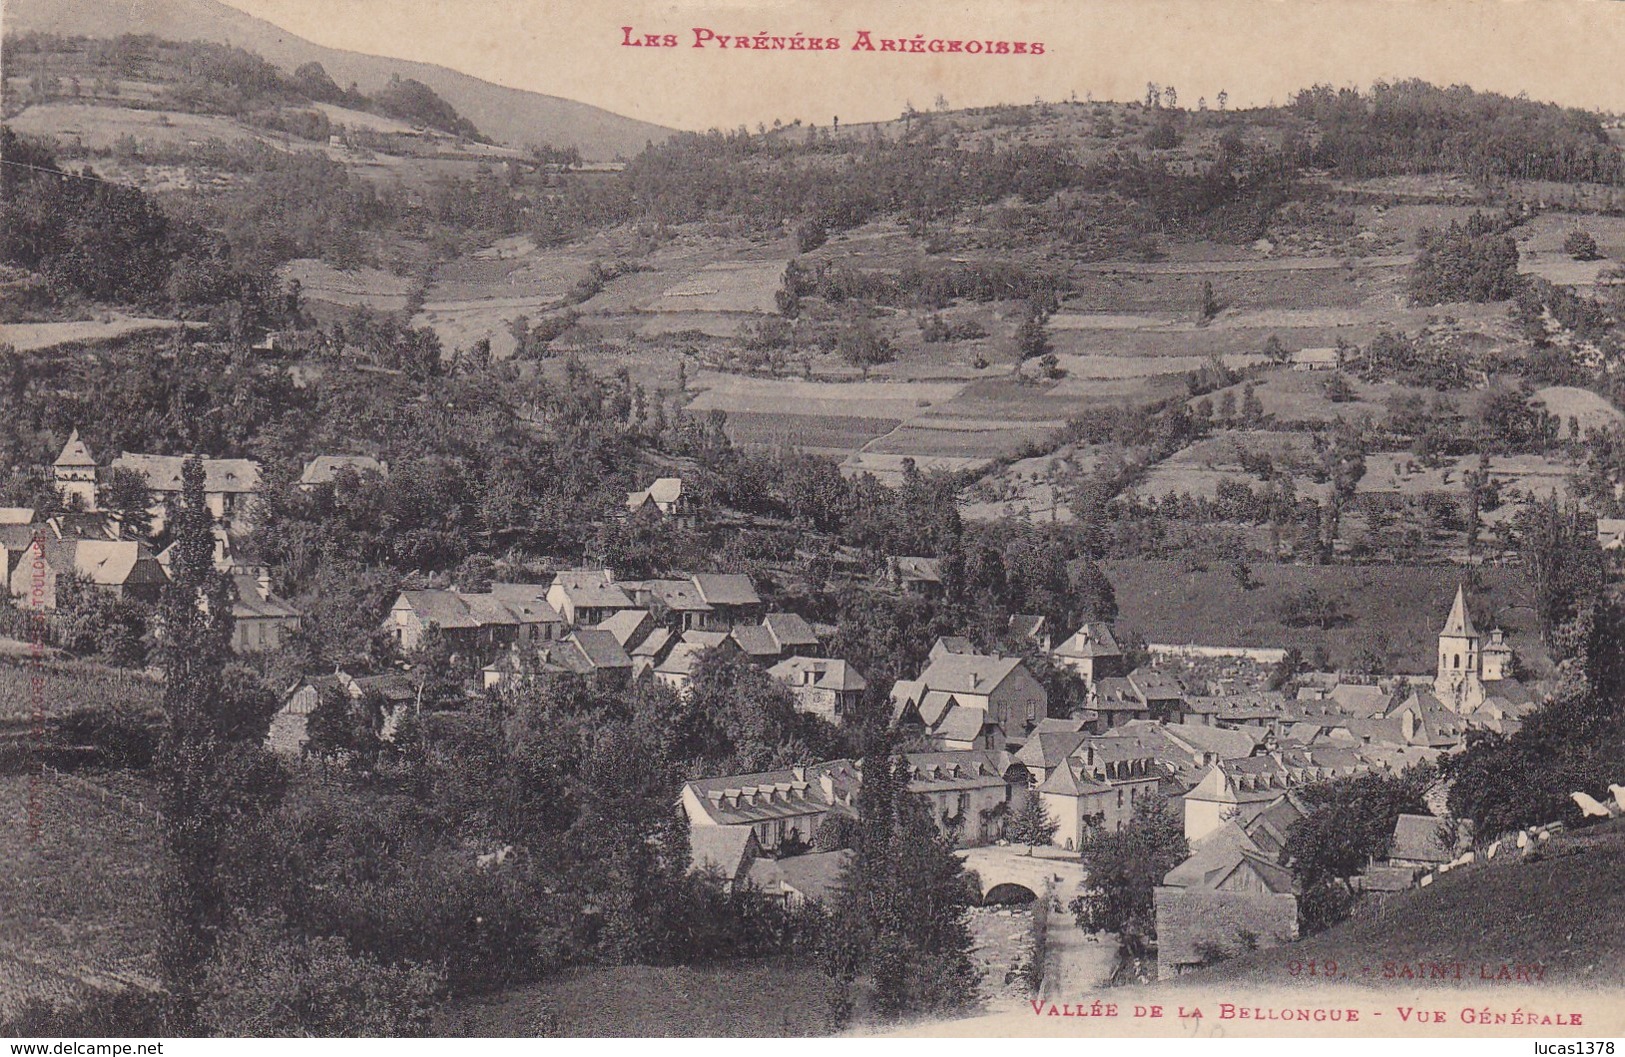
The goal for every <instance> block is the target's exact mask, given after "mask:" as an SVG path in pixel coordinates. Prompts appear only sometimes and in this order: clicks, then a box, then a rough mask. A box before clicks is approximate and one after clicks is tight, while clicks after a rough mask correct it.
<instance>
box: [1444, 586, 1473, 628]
mask: <svg viewBox="0 0 1625 1057" xmlns="http://www.w3.org/2000/svg"><path fill="white" fill-rule="evenodd" d="M1439 636H1440V637H1441V638H1444V637H1451V638H1461V639H1476V638H1478V631H1477V629H1475V628H1474V627H1473V615H1472V614H1471V613H1469V612H1467V587H1466V585H1465V584H1457V585H1456V603H1455V605H1453V606H1451V607H1450V616H1449V617H1447V618H1446V619H1445V622H1444V630H1443V631H1441V632H1439Z"/></svg>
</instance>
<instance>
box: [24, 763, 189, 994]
mask: <svg viewBox="0 0 1625 1057" xmlns="http://www.w3.org/2000/svg"><path fill="white" fill-rule="evenodd" d="M155 847H156V835H155V833H154V830H153V824H152V822H151V820H150V818H144V817H141V816H137V815H132V814H128V813H125V812H122V811H120V810H117V809H115V808H114V807H113V806H112V805H111V804H108V803H104V802H103V801H101V800H99V799H98V798H97V797H95V796H94V795H93V794H90V793H87V792H84V791H81V790H79V789H77V788H74V787H73V786H72V785H70V784H69V783H68V782H67V781H66V780H64V779H61V778H56V777H36V776H33V775H7V776H4V777H0V861H4V863H5V869H3V870H0V1013H5V1012H11V1011H14V1010H15V1009H16V1008H17V1006H18V1005H20V1004H21V1003H22V1002H25V1001H27V1000H29V999H42V1000H48V1001H61V1000H71V999H72V998H73V997H74V996H76V995H79V994H82V993H83V992H84V991H85V990H86V989H87V988H97V989H109V988H119V987H124V986H129V985H132V984H134V985H137V986H140V985H143V984H146V985H149V986H150V981H151V980H152V977H153V972H154V966H153V962H152V950H153V944H154V942H155V929H156V913H157V893H156V883H155V873H156V863H155V861H154V858H153V855H154V848H155Z"/></svg>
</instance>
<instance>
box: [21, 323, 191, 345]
mask: <svg viewBox="0 0 1625 1057" xmlns="http://www.w3.org/2000/svg"><path fill="white" fill-rule="evenodd" d="M185 325H186V324H184V323H182V322H181V321H180V320H177V319H157V318H153V317H150V316H126V315H113V316H111V317H110V318H108V319H106V320H98V319H82V320H73V321H71V322H66V323H0V345H10V346H11V347H12V348H14V349H16V350H17V351H18V352H35V351H37V350H39V349H50V348H54V347H56V346H58V345H69V344H77V343H81V342H85V343H89V342H98V341H110V340H112V339H114V338H122V337H127V336H128V335H131V334H141V333H146V332H151V331H160V330H174V329H175V328H176V327H182V326H185Z"/></svg>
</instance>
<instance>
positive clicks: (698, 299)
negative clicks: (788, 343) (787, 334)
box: [645, 261, 786, 315]
mask: <svg viewBox="0 0 1625 1057" xmlns="http://www.w3.org/2000/svg"><path fill="white" fill-rule="evenodd" d="M785 263H786V262H785V261H718V262H716V263H714V264H708V265H706V266H705V267H703V268H700V269H699V270H698V271H695V272H693V273H691V274H689V275H688V276H686V277H685V278H683V279H682V280H680V281H679V282H677V283H675V284H674V285H672V286H668V287H667V288H666V289H664V290H662V291H661V292H660V295H659V296H658V297H656V298H655V299H654V300H653V301H652V302H650V304H649V305H648V306H647V308H646V309H645V310H646V311H651V312H745V313H756V314H760V315H770V314H774V313H776V312H777V311H778V306H777V303H776V302H775V300H774V295H775V294H776V293H777V292H778V290H779V286H780V284H781V282H782V280H783V278H784V266H785Z"/></svg>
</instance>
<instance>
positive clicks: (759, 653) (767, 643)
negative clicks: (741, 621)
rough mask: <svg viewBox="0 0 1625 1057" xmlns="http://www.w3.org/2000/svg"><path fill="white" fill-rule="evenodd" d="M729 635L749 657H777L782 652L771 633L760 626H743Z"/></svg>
mask: <svg viewBox="0 0 1625 1057" xmlns="http://www.w3.org/2000/svg"><path fill="white" fill-rule="evenodd" d="M730 634H731V635H732V636H733V640H734V642H736V643H738V644H739V648H740V649H741V650H744V651H745V655H746V656H749V657H777V656H778V655H779V654H780V653H782V652H783V651H782V650H781V649H779V644H778V641H777V640H776V639H774V638H773V633H772V632H771V631H768V630H767V629H766V628H764V627H762V626H761V625H760V624H745V625H742V626H740V627H737V628H734V629H733V631H732V632H730Z"/></svg>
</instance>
